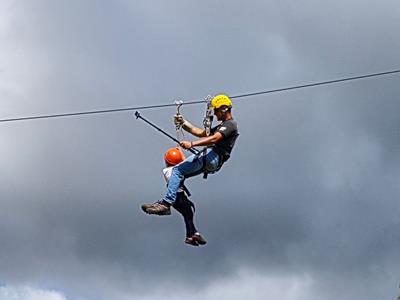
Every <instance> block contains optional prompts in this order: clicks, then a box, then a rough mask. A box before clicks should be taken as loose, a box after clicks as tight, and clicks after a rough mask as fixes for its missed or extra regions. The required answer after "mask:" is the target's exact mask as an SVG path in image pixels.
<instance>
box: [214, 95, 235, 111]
mask: <svg viewBox="0 0 400 300" xmlns="http://www.w3.org/2000/svg"><path fill="white" fill-rule="evenodd" d="M224 105H225V106H228V107H232V101H231V99H229V97H228V96H227V95H224V94H219V95H217V96H215V97H214V98H212V100H211V106H212V108H213V109H218V108H220V107H221V106H224Z"/></svg>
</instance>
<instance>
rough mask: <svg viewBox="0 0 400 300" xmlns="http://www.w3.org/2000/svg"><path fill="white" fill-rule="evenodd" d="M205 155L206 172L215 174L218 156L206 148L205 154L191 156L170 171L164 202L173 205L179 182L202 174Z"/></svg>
mask: <svg viewBox="0 0 400 300" xmlns="http://www.w3.org/2000/svg"><path fill="white" fill-rule="evenodd" d="M204 155H206V170H207V171H208V172H210V173H212V172H215V171H216V170H217V169H218V166H219V159H220V158H219V155H218V154H217V153H216V152H214V151H213V150H212V149H211V148H208V149H207V151H206V153H204V152H201V154H200V155H191V156H189V157H188V158H186V159H185V160H184V161H183V162H181V163H180V164H178V165H176V166H175V167H174V168H173V169H172V174H171V177H170V179H169V182H168V187H167V194H166V195H165V197H164V200H165V201H167V202H168V203H170V204H171V205H172V204H174V202H175V200H176V193H177V192H178V189H179V187H180V185H181V182H182V181H183V180H184V179H186V178H189V177H193V176H196V175H199V174H201V173H203V172H204V169H203V161H204Z"/></svg>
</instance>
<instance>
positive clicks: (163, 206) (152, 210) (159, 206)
mask: <svg viewBox="0 0 400 300" xmlns="http://www.w3.org/2000/svg"><path fill="white" fill-rule="evenodd" d="M142 210H143V211H144V212H145V213H147V214H149V215H159V216H167V215H170V214H171V208H170V205H169V204H168V203H167V202H166V201H164V200H160V201H157V202H155V203H153V204H143V205H142Z"/></svg>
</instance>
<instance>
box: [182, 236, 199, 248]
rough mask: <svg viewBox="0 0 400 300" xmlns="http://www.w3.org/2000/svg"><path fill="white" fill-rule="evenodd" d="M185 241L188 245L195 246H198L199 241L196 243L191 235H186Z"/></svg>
mask: <svg viewBox="0 0 400 300" xmlns="http://www.w3.org/2000/svg"><path fill="white" fill-rule="evenodd" d="M185 243H186V244H188V245H192V246H196V247H197V246H199V243H197V242H196V241H195V239H194V238H193V237H191V236H188V237H186V239H185Z"/></svg>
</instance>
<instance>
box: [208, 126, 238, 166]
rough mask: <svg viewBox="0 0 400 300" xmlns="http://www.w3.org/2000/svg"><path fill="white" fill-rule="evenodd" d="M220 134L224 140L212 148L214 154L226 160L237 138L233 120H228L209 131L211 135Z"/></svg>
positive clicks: (236, 128)
mask: <svg viewBox="0 0 400 300" xmlns="http://www.w3.org/2000/svg"><path fill="white" fill-rule="evenodd" d="M216 132H220V133H221V134H222V135H223V136H224V138H223V139H222V140H220V141H219V142H218V143H216V144H215V145H214V146H213V149H214V151H215V152H217V153H218V154H219V155H222V156H223V158H224V160H227V159H228V158H229V156H230V154H231V152H232V148H233V146H234V145H235V141H236V139H237V137H238V136H239V131H238V126H237V123H236V121H235V120H233V119H230V120H226V121H223V122H222V123H221V124H219V125H217V126H215V127H213V128H212V129H211V134H214V133H216Z"/></svg>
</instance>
